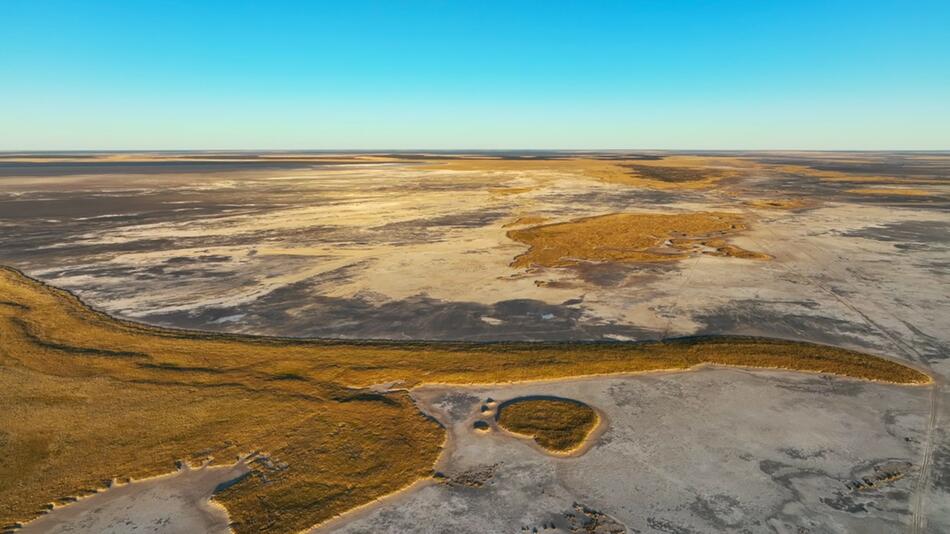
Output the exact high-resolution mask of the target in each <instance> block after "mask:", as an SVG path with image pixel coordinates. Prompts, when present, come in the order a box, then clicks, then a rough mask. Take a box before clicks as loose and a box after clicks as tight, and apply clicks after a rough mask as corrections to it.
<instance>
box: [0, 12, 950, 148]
mask: <svg viewBox="0 0 950 534" xmlns="http://www.w3.org/2000/svg"><path fill="white" fill-rule="evenodd" d="M142 148H154V149H175V148H194V149H200V148H232V149H242V148H262V149H267V148H274V149H280V148H288V149H292V148H328V149H335V148H371V149H372V148H685V149H689V148H697V149H716V148H750V149H761V148H819V149H820V148H829V149H879V148H895V149H902V148H903V149H950V1H947V0H942V1H928V0H914V1H894V2H877V1H874V0H865V1H854V2H840V1H833V0H824V1H768V0H748V1H712V0H710V1H703V2H700V1H695V2H688V1H675V0H655V1H633V0H631V1H627V2H608V1H595V0H589V1H577V2H557V1H534V2H519V1H504V2H502V1H499V2H486V1H474V0H468V1H458V2H448V1H440V2H437V1H432V2H409V1H396V0H393V1H390V2H360V1H337V2H279V1H264V0H261V1H259V2H242V1H237V0H228V1H222V2H212V1H201V0H189V1H158V0H154V1H149V2H146V1H135V0H117V1H96V0H83V1H78V0H68V1H50V0H2V1H0V150H20V149H39V150H43V149H142Z"/></svg>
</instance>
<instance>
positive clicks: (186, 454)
mask: <svg viewBox="0 0 950 534" xmlns="http://www.w3.org/2000/svg"><path fill="white" fill-rule="evenodd" d="M701 364H720V365H735V366H744V367H758V368H777V369H790V370H800V371H809V372H821V373H832V374H836V375H841V376H848V377H854V378H862V379H868V380H877V381H882V382H891V383H896V384H924V383H929V382H930V381H931V379H930V377H929V376H927V375H926V374H924V373H922V372H920V371H917V370H915V369H912V368H910V367H908V366H905V365H901V364H899V363H896V362H894V361H890V360H887V359H884V358H879V357H875V356H870V355H866V354H861V353H858V352H854V351H849V350H845V349H839V348H834V347H828V346H822V345H813V344H807V343H797V342H788V341H778V340H769V339H761V338H746V337H721V338H687V339H679V340H672V341H662V342H648V343H563V344H534V343H489V344H475V343H424V342H407V343H399V342H351V341H326V340H295V339H280V338H268V337H254V336H239V335H219V334H211V333H203V332H189V331H183V330H170V329H161V328H155V327H150V326H145V325H141V324H136V323H132V322H127V321H120V320H117V319H114V318H112V317H109V316H107V315H105V314H102V313H99V312H97V311H95V310H92V309H91V308H89V307H87V306H85V305H84V304H83V303H82V302H80V301H79V299H77V298H76V297H74V296H73V295H71V294H69V293H67V292H65V291H62V290H59V289H55V288H52V287H50V286H47V285H45V284H43V283H41V282H38V281H36V280H33V279H31V278H28V277H26V276H24V275H23V274H22V273H19V272H18V271H15V270H13V269H9V268H0V405H2V406H3V407H4V410H2V411H0V524H9V523H12V522H14V521H22V520H27V519H30V518H31V517H34V516H35V515H36V514H37V513H39V510H40V509H41V507H43V506H44V505H45V503H49V502H57V503H59V502H66V501H67V500H68V499H69V498H71V497H73V496H76V495H82V494H86V493H90V492H93V491H96V489H98V488H102V487H104V486H106V485H108V483H109V481H110V480H112V479H116V478H120V479H121V478H127V477H134V478H142V477H146V476H151V475H157V474H162V473H166V472H168V471H170V470H171V469H172V466H173V465H174V462H175V461H176V460H179V459H182V460H186V461H191V462H200V461H201V460H202V459H205V458H214V461H215V463H219V464H220V463H228V464H229V463H231V462H233V460H234V459H235V458H236V457H237V456H238V455H239V454H242V453H249V452H255V451H260V452H261V454H260V455H259V456H258V461H257V463H256V464H255V469H254V471H253V472H252V473H251V475H250V476H248V477H246V478H244V479H242V480H241V481H240V482H238V483H236V484H234V485H232V486H230V487H228V488H226V489H225V490H223V491H222V492H220V493H219V494H218V496H217V499H218V500H219V501H220V502H221V503H222V504H224V505H225V506H226V507H227V508H228V510H229V512H230V515H231V519H232V520H233V521H234V529H235V530H236V531H237V532H295V531H299V530H301V529H304V528H307V527H309V526H312V525H315V524H318V523H321V522H323V521H326V520H328V519H330V518H332V517H334V516H336V515H339V514H341V513H343V512H345V511H347V510H350V509H353V508H355V507H357V506H359V505H362V504H365V503H367V502H371V501H373V500H374V499H377V498H379V497H382V496H384V495H386V494H389V493H392V492H394V491H396V490H399V489H400V488H404V487H406V486H408V485H409V484H411V483H413V482H414V481H415V480H418V479H419V478H422V477H428V476H431V474H432V466H433V464H434V462H435V460H436V459H437V457H438V455H439V453H440V450H441V447H442V443H443V441H444V438H445V431H444V429H443V428H442V427H441V426H439V424H438V423H436V422H435V421H433V420H432V419H431V418H429V417H427V416H425V415H424V414H422V413H421V412H420V411H419V410H418V409H417V407H416V406H415V405H414V403H413V402H412V399H411V398H410V397H409V394H408V392H407V391H393V392H386V393H377V392H373V391H370V390H369V389H367V388H368V387H369V386H371V385H373V384H380V383H390V382H393V381H401V382H402V383H403V384H404V385H406V386H407V387H409V388H411V387H414V386H417V385H420V384H424V383H450V384H453V383H454V384H470V383H499V382H514V381H528V380H542V379H555V378H567V377H576V376H584V375H597V374H608V373H633V372H642V371H658V370H685V369H689V368H691V367H694V366H697V365H701Z"/></svg>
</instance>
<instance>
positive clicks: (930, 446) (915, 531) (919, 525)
mask: <svg viewBox="0 0 950 534" xmlns="http://www.w3.org/2000/svg"><path fill="white" fill-rule="evenodd" d="M740 209H742V211H743V213H744V214H745V215H746V216H748V217H750V218H752V216H753V212H752V210H751V209H749V208H746V207H742V208H740ZM760 227H761V228H762V229H764V230H765V231H766V232H768V233H769V234H771V235H772V236H773V237H774V238H775V239H776V240H778V239H779V237H778V236H777V235H776V234H775V232H773V231H772V230H771V228H769V227H768V225H767V224H766V225H762V226H760ZM745 237H746V238H748V239H749V240H750V241H752V242H753V243H755V245H756V247H757V248H758V249H759V250H761V251H763V252H767V251H768V249H767V248H766V247H763V246H762V243H760V242H759V241H757V240H756V239H755V238H753V237H751V236H748V235H746V236H745ZM798 245H799V246H798V249H797V250H798V251H799V252H800V253H801V254H803V255H805V256H806V257H807V258H808V259H809V260H811V262H812V263H813V264H815V265H817V260H816V259H815V257H814V256H812V255H811V254H809V253H808V251H807V250H806V247H807V246H812V247H814V246H815V245H814V244H813V243H809V244H808V245H805V244H804V243H799V244H798ZM803 245H804V246H803ZM772 256H773V258H775V261H776V263H777V264H778V265H780V266H781V267H782V268H783V269H785V270H786V271H787V272H788V273H790V274H792V275H793V276H795V277H797V278H798V279H800V280H802V281H803V282H805V283H806V284H808V285H811V286H812V287H814V288H816V289H818V290H820V291H822V292H823V293H827V294H828V295H831V297H832V298H834V299H835V300H836V301H837V302H839V303H840V304H841V305H843V306H845V307H846V308H848V309H849V310H851V311H853V312H854V313H855V314H857V315H858V316H860V317H861V318H862V319H864V321H865V322H866V323H867V324H868V325H869V326H871V327H872V328H873V329H874V330H876V331H877V332H879V333H880V334H881V335H883V336H884V337H886V338H887V339H889V340H890V341H891V343H892V344H893V345H894V346H895V348H897V349H898V350H899V351H900V352H902V353H903V354H904V355H905V356H907V357H909V358H912V359H915V360H916V361H917V362H919V363H924V362H926V359H925V358H924V356H923V355H922V354H921V353H920V352H919V351H918V350H917V349H916V348H914V347H913V346H912V345H910V344H908V343H905V342H904V341H903V340H901V339H900V338H899V337H897V336H896V335H895V334H893V333H892V332H891V331H890V330H888V329H887V328H885V327H884V326H882V325H881V324H879V323H878V322H876V321H874V320H873V319H871V318H870V317H869V316H868V315H867V314H865V313H864V312H862V311H861V310H860V309H858V307H857V306H855V305H854V304H852V303H851V302H850V300H848V299H846V298H845V297H843V296H841V295H839V294H838V293H837V292H835V291H834V290H833V289H831V288H829V287H826V286H825V285H823V284H822V283H820V282H819V281H818V280H816V279H815V278H814V277H810V276H807V275H805V274H802V273H801V272H800V271H798V270H797V269H795V268H794V267H792V266H790V265H788V263H786V262H784V261H782V260H779V259H778V257H777V256H775V255H774V254H773V255H772ZM882 311H883V310H882ZM885 313H887V314H888V315H890V316H891V317H892V318H894V319H897V318H896V317H894V316H893V314H890V313H889V312H886V311H885ZM924 365H925V366H926V364H925V363H924ZM928 370H929V369H928ZM928 374H930V375H931V378H932V379H933V381H934V383H933V384H931V385H930V415H929V418H928V421H927V428H926V431H925V437H924V441H923V444H922V450H921V460H920V469H919V472H918V475H917V481H916V483H915V484H914V498H913V504H912V514H913V515H912V518H911V523H910V526H909V527H908V532H910V533H911V534H920V533H921V532H924V530H923V529H924V528H925V527H926V526H927V517H926V514H925V513H924V494H925V493H926V492H927V489H928V486H929V483H930V478H931V475H932V472H933V452H934V441H935V440H934V435H935V434H936V431H937V423H938V421H939V414H940V409H941V398H942V396H941V393H942V391H943V384H944V380H943V377H942V376H939V375H937V374H935V373H928Z"/></svg>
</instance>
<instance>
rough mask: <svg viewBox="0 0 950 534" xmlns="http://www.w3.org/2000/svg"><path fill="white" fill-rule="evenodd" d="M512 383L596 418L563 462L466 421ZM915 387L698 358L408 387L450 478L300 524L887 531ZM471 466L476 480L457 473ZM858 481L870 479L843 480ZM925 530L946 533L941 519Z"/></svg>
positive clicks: (947, 524) (909, 459) (900, 503)
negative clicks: (577, 403)
mask: <svg viewBox="0 0 950 534" xmlns="http://www.w3.org/2000/svg"><path fill="white" fill-rule="evenodd" d="M523 395H557V396H562V397H567V398H572V399H577V400H581V401H583V402H585V403H588V404H590V405H591V406H595V407H597V408H598V409H599V410H601V411H602V413H604V414H605V417H606V425H607V428H606V429H605V431H604V432H603V433H602V434H600V435H599V436H595V437H594V438H593V439H594V441H595V442H594V443H593V444H592V446H591V448H590V449H589V450H588V451H587V452H586V453H585V454H583V455H582V456H579V457H574V458H556V457H552V456H551V455H548V454H545V453H544V452H542V451H540V450H539V449H538V448H537V447H534V446H532V445H531V444H530V443H529V442H527V441H525V440H521V439H518V438H515V437H513V436H510V435H508V434H505V433H500V432H497V431H492V432H489V433H484V432H480V431H477V430H474V429H473V427H472V423H473V421H475V420H478V419H480V418H482V417H483V414H482V413H481V411H480V407H481V406H482V405H483V402H484V401H485V400H486V399H487V398H491V399H494V400H496V401H499V402H503V401H505V400H507V399H510V398H514V397H518V396H523ZM928 395H929V391H928V390H927V389H926V388H901V387H893V386H886V385H879V384H865V383H861V382H857V381H850V380H832V379H828V378H826V377H819V376H808V375H801V374H796V373H779V372H761V371H758V372H747V371H742V370H732V369H728V370H727V369H712V368H707V369H703V370H699V371H694V372H687V373H657V374H651V375H641V376H632V377H626V378H623V377H603V378H592V379H582V380H568V381H559V382H549V383H534V384H518V385H509V386H500V387H488V388H474V387H472V388H457V387H425V388H420V389H417V390H415V391H414V393H413V396H414V397H415V398H416V399H417V402H418V403H419V404H420V406H422V407H424V409H426V410H427V411H429V413H430V414H431V415H433V416H435V417H437V418H438V419H439V420H440V422H442V423H443V424H444V425H446V427H447V428H448V429H449V430H450V432H451V438H450V441H449V446H448V447H447V449H446V452H445V453H444V454H445V456H444V457H443V458H442V461H441V462H440V465H439V467H438V468H439V469H440V470H441V471H443V472H444V473H445V475H446V476H447V480H448V482H446V483H443V484H434V485H428V486H423V487H421V488H419V489H417V490H415V491H413V492H411V494H410V495H408V496H404V497H400V498H399V499H398V501H394V502H391V503H388V502H384V503H381V504H380V505H379V506H377V507H376V508H375V509H373V510H372V511H371V512H362V513H357V514H354V517H352V518H347V517H346V516H344V517H343V518H341V520H340V521H338V522H336V523H335V524H333V525H328V526H327V527H325V528H323V529H316V530H315V531H314V532H315V533H318V532H339V533H343V532H345V533H352V534H355V533H370V532H372V533H378V532H432V533H437V532H472V533H474V532H498V533H501V532H534V531H535V529H537V531H538V532H552V533H553V532H586V531H585V530H583V529H582V527H583V521H581V519H583V518H582V517H581V516H584V515H585V514H584V512H583V511H581V512H579V511H578V506H580V508H581V509H586V510H588V511H589V512H590V513H589V514H588V515H591V516H593V512H596V513H599V514H604V515H605V516H606V517H607V519H604V520H603V523H602V525H605V526H604V530H600V531H598V532H611V530H609V528H608V527H609V526H610V525H613V526H614V527H616V528H620V529H625V530H620V531H622V532H671V533H698V532H814V533H818V532H822V533H824V532H829V533H831V532H842V533H843V532H868V533H872V532H880V533H885V532H898V531H902V530H905V529H906V528H907V527H908V526H909V523H910V519H911V516H912V514H911V510H910V509H911V502H910V497H911V494H912V492H913V489H914V484H915V480H916V477H917V475H918V467H917V459H918V458H919V455H920V454H921V446H922V441H923V440H924V439H925V434H926V421H925V420H924V419H923V418H922V417H920V415H919V412H921V411H923V410H925V409H926V406H927V404H928V402H929V400H928ZM477 473H481V474H482V479H483V482H482V484H481V485H480V486H475V485H473V484H466V483H464V481H465V480H470V479H471V478H472V475H473V474H477ZM883 473H888V474H889V475H890V476H893V478H894V479H893V480H890V479H886V478H887V476H885V475H883ZM466 474H467V475H469V476H468V477H466V476H464V475H466ZM456 478H458V479H459V480H461V481H459V482H457V481H456ZM476 478H477V477H476ZM863 478H869V479H870V480H872V481H874V484H875V485H874V487H868V488H864V489H853V487H854V484H855V482H856V481H861V480H862V479H863ZM480 480H481V479H480ZM849 484H850V485H849ZM571 514H573V515H574V521H575V522H573V523H572V518H571ZM585 517H586V516H585ZM587 521H590V519H589V518H588V519H587ZM930 526H931V530H930V531H931V532H942V531H945V530H946V529H947V528H950V516H948V515H942V516H939V520H937V521H935V522H934V523H932V524H931V525H930ZM572 528H573V530H572Z"/></svg>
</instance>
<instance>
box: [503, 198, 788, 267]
mask: <svg viewBox="0 0 950 534" xmlns="http://www.w3.org/2000/svg"><path fill="white" fill-rule="evenodd" d="M746 229H748V226H747V225H746V223H745V221H744V219H743V218H742V216H741V215H737V214H734V213H721V212H695V213H680V214H667V213H614V214H610V215H601V216H597V217H586V218H583V219H576V220H573V221H568V222H564V223H558V224H548V225H543V226H534V227H532V228H524V229H518V230H510V231H509V232H508V237H509V238H510V239H513V240H515V241H518V242H520V243H524V244H526V245H528V246H530V247H531V248H530V249H528V251H527V252H525V253H524V254H522V255H520V256H518V257H517V258H515V260H514V261H513V262H512V264H511V265H512V267H531V266H542V267H570V266H573V265H577V264H578V263H581V262H626V263H629V262H662V261H672V260H678V259H683V258H685V257H687V256H688V255H689V254H690V253H694V252H702V253H704V254H710V255H714V256H731V257H738V258H746V259H768V257H769V256H767V255H765V254H761V253H758V252H751V251H748V250H744V249H742V248H739V247H737V246H735V245H731V244H729V243H728V242H727V241H726V240H725V238H726V237H728V236H731V235H735V234H738V233H739V232H742V231H743V230H746Z"/></svg>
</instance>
